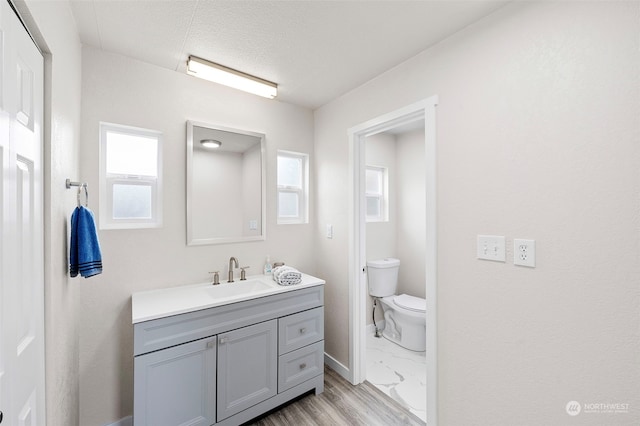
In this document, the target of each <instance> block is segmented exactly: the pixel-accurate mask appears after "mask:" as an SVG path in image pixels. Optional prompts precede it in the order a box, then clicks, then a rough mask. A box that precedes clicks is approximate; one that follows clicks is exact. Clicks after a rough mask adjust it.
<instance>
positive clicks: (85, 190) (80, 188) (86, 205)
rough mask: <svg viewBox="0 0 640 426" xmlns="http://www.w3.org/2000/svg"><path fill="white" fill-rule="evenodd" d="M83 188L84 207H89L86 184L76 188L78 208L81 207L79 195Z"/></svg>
mask: <svg viewBox="0 0 640 426" xmlns="http://www.w3.org/2000/svg"><path fill="white" fill-rule="evenodd" d="M83 188H84V206H85V207H89V190H88V189H87V184H86V183H82V184H80V186H78V207H80V206H81V205H82V203H81V202H80V194H81V193H82V189H83Z"/></svg>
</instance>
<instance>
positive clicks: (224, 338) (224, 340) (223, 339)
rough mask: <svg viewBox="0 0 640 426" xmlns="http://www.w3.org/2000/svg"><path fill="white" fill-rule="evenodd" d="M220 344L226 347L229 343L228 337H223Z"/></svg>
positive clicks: (219, 341)
mask: <svg viewBox="0 0 640 426" xmlns="http://www.w3.org/2000/svg"><path fill="white" fill-rule="evenodd" d="M218 343H220V344H221V345H224V344H225V343H227V338H226V337H221V338H220V339H219V340H218Z"/></svg>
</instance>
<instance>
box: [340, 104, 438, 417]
mask: <svg viewBox="0 0 640 426" xmlns="http://www.w3.org/2000/svg"><path fill="white" fill-rule="evenodd" d="M437 102H438V99H437V96H432V97H430V98H427V99H425V100H422V101H420V102H417V103H414V104H411V105H408V106H406V107H404V108H401V109H399V110H396V111H393V112H390V113H388V114H385V115H382V116H380V117H376V118H374V119H372V120H369V121H367V122H364V123H362V124H360V125H358V126H355V127H353V128H351V129H349V148H350V162H349V168H350V173H349V175H350V209H349V218H350V224H349V229H350V232H349V329H350V334H349V346H350V347H349V351H350V356H349V373H350V380H351V382H352V383H353V384H358V383H362V382H363V381H364V380H365V379H366V338H367V318H368V317H369V314H370V311H368V310H367V300H368V298H369V297H368V294H369V293H368V286H367V276H366V261H367V260H368V259H367V239H366V237H367V235H366V233H367V231H366V216H367V199H366V166H367V164H366V154H365V152H366V145H365V144H366V139H367V138H370V137H371V136H374V135H379V134H382V133H385V132H390V131H393V129H396V130H397V129H402V128H406V127H409V128H410V127H411V126H416V125H418V126H423V127H424V164H423V165H424V192H425V193H424V200H425V205H424V212H425V214H424V221H425V222H424V225H425V226H424V229H425V236H424V237H425V250H424V273H425V275H424V276H425V283H424V285H425V299H426V351H425V360H426V376H427V377H426V385H427V386H426V408H427V410H426V411H427V412H426V419H427V424H428V425H429V426H437V394H436V391H437V346H436V345H437V324H436V319H437V313H436V306H437V303H436V302H437V301H436V297H437V291H436V289H437V271H436V267H437V261H436V260H437V258H436V255H437V235H436V229H437V228H436V182H435V180H436V150H435V149H436V129H435V125H436V123H435V108H436V105H437Z"/></svg>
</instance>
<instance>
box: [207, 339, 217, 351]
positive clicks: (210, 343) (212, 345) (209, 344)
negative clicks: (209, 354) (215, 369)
mask: <svg viewBox="0 0 640 426" xmlns="http://www.w3.org/2000/svg"><path fill="white" fill-rule="evenodd" d="M215 347H216V341H215V340H210V341H208V342H207V349H213V348H215Z"/></svg>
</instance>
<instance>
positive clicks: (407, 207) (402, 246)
mask: <svg viewBox="0 0 640 426" xmlns="http://www.w3.org/2000/svg"><path fill="white" fill-rule="evenodd" d="M425 158H426V155H425V148H424V130H416V131H412V132H408V133H401V134H399V135H398V136H396V170H397V172H396V174H397V176H396V185H395V188H396V191H397V200H398V201H397V203H398V204H397V208H396V217H397V223H398V225H397V232H396V247H397V256H398V259H400V262H401V264H400V271H399V273H398V294H402V293H406V294H410V295H412V296H416V297H422V298H424V297H425V289H426V287H425V282H426V279H427V277H426V269H425V256H426V252H427V246H426V241H427V240H426V238H425V237H426V232H427V229H426V228H427V219H426V217H427V216H426V215H427V212H426V210H425V208H426V198H427V197H426V193H427V192H426V191H427V189H426V186H425V182H426V181H425V179H426V176H425V166H424V165H425Z"/></svg>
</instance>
